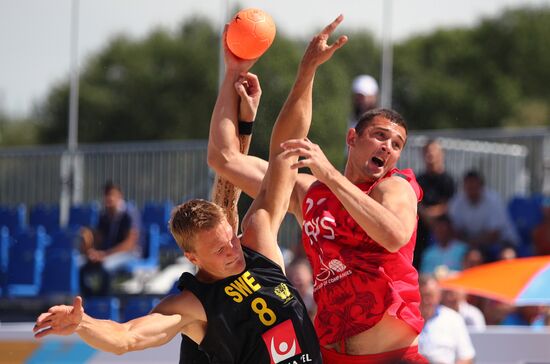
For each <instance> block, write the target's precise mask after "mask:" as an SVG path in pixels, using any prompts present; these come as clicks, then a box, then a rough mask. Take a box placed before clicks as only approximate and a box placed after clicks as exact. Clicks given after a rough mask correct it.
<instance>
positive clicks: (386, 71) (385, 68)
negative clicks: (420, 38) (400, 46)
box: [380, 0, 393, 108]
mask: <svg viewBox="0 0 550 364" xmlns="http://www.w3.org/2000/svg"><path fill="white" fill-rule="evenodd" d="M383 3H384V10H383V28H382V72H381V73H382V95H381V100H380V105H381V106H382V107H384V108H391V105H392V85H393V44H392V35H391V31H392V13H393V0H383Z"/></svg>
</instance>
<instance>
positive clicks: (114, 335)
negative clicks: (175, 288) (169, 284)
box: [33, 294, 206, 355]
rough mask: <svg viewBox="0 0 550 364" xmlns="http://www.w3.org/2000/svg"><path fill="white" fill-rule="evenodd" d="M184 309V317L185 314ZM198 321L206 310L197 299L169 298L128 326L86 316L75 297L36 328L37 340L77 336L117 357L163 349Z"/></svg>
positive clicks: (44, 316)
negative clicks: (138, 351) (59, 336)
mask: <svg viewBox="0 0 550 364" xmlns="http://www.w3.org/2000/svg"><path fill="white" fill-rule="evenodd" d="M182 307H185V311H186V312H185V313H182V312H181V310H182ZM198 320H203V321H205V320H206V317H205V314H204V309H203V308H202V306H201V304H200V302H199V301H198V300H197V298H196V297H194V296H192V295H190V294H187V295H183V294H180V295H175V296H170V297H168V298H166V299H165V300H163V301H162V302H161V303H160V304H159V305H157V307H156V308H155V309H153V313H150V314H148V315H146V316H142V317H139V318H137V319H134V320H131V321H128V322H126V323H123V324H122V323H118V322H115V321H110V320H98V319H95V318H93V317H91V316H88V315H87V314H85V313H84V309H83V307H82V298H81V297H76V298H75V299H74V301H73V305H72V306H66V305H60V306H53V307H51V308H50V309H49V310H48V312H46V313H43V314H41V315H40V316H39V317H38V319H37V320H36V324H35V326H34V328H33V331H34V333H35V335H34V336H35V337H36V338H41V337H44V336H47V335H62V336H66V335H71V334H73V333H76V334H78V336H80V338H81V339H82V340H84V341H85V342H86V343H87V344H88V345H90V346H92V347H94V348H96V349H98V350H101V351H106V352H111V353H114V354H119V355H120V354H124V353H126V352H129V351H135V350H143V349H146V348H150V347H155V346H160V345H163V344H165V343H167V342H168V341H170V340H171V339H172V338H174V336H176V335H177V334H178V333H180V332H183V333H185V328H186V326H187V325H190V324H192V323H194V322H196V321H198Z"/></svg>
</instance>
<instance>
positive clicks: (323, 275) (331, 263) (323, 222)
mask: <svg viewBox="0 0 550 364" xmlns="http://www.w3.org/2000/svg"><path fill="white" fill-rule="evenodd" d="M326 200H327V199H326V198H324V197H323V198H320V199H319V200H318V201H314V200H313V199H312V198H311V197H308V198H307V199H306V214H305V215H308V213H309V212H310V211H311V210H312V209H313V208H314V207H315V206H321V205H323V204H324V203H325V202H326ZM315 214H316V213H315V212H314V213H313V215H314V216H313V217H308V218H306V220H305V221H304V224H303V231H304V233H305V235H306V236H307V237H308V240H309V244H310V246H311V247H312V248H313V249H314V251H315V252H316V253H317V256H318V258H319V267H318V268H317V269H316V274H315V275H314V282H313V287H314V288H313V289H314V291H316V290H318V289H320V288H322V287H325V286H326V285H328V284H331V283H334V282H336V281H339V280H340V279H342V278H344V277H347V276H349V275H350V274H351V273H352V271H351V270H347V269H348V268H347V267H346V265H345V264H344V263H343V262H342V261H341V260H339V259H335V258H333V259H330V258H329V257H327V256H326V255H325V253H324V252H323V248H322V246H321V245H322V242H323V240H325V241H326V240H329V241H330V240H332V241H335V240H336V231H337V225H336V219H335V218H334V216H333V215H332V214H331V212H330V211H322V212H321V213H320V216H315Z"/></svg>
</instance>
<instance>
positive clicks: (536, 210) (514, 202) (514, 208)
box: [508, 196, 542, 256]
mask: <svg viewBox="0 0 550 364" xmlns="http://www.w3.org/2000/svg"><path fill="white" fill-rule="evenodd" d="M508 213H509V215H510V218H511V219H512V222H513V223H514V225H515V227H516V230H517V232H518V234H519V236H520V238H521V244H520V247H519V255H521V256H525V255H530V252H531V247H532V241H531V240H532V239H531V232H532V231H533V228H534V227H535V226H536V225H537V224H538V223H539V222H540V221H541V220H542V210H541V205H540V199H538V198H537V196H533V197H523V196H515V197H513V198H511V199H510V200H509V202H508Z"/></svg>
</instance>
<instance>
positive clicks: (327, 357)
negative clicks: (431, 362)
mask: <svg viewBox="0 0 550 364" xmlns="http://www.w3.org/2000/svg"><path fill="white" fill-rule="evenodd" d="M321 354H322V355H323V363H324V364H428V361H427V360H426V358H424V357H423V356H422V355H420V353H419V352H418V346H411V347H407V348H403V349H397V350H392V351H386V352H385V353H378V354H369V355H347V354H341V353H338V352H336V351H334V350H330V349H326V348H323V347H321Z"/></svg>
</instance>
